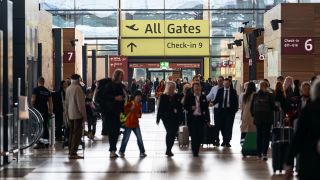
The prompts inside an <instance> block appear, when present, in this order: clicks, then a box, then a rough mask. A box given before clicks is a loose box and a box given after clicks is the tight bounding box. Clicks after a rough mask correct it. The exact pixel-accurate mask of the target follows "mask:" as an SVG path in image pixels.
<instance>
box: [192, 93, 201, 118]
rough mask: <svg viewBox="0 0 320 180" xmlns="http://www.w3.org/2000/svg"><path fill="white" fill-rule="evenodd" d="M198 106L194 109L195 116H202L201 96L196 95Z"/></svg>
mask: <svg viewBox="0 0 320 180" xmlns="http://www.w3.org/2000/svg"><path fill="white" fill-rule="evenodd" d="M195 101H196V108H195V110H194V111H193V115H194V116H201V108H200V96H195Z"/></svg>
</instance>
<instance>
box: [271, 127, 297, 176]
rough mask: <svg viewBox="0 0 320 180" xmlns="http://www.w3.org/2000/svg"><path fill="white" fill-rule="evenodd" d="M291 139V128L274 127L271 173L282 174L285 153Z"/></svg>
mask: <svg viewBox="0 0 320 180" xmlns="http://www.w3.org/2000/svg"><path fill="white" fill-rule="evenodd" d="M292 137H293V128H292V127H275V128H273V130H272V167H273V172H274V173H276V171H280V173H281V172H282V170H284V168H283V165H284V163H285V159H286V156H287V151H288V148H289V146H290V143H291V141H292Z"/></svg>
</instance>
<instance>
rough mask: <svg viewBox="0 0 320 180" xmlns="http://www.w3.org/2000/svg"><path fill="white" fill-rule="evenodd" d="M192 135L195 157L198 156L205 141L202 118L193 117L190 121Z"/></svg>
mask: <svg viewBox="0 0 320 180" xmlns="http://www.w3.org/2000/svg"><path fill="white" fill-rule="evenodd" d="M188 127H189V131H190V135H191V149H192V153H193V155H196V156H198V155H199V150H200V145H201V141H202V139H203V129H204V119H203V117H201V116H191V117H190V118H189V121H188Z"/></svg>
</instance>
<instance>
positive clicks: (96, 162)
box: [0, 114, 284, 180]
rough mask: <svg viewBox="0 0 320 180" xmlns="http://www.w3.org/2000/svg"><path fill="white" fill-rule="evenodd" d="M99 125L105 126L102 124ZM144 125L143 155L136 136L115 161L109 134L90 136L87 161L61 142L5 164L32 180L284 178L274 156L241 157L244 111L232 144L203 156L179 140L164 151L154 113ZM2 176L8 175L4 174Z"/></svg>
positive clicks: (146, 117) (205, 151)
mask: <svg viewBox="0 0 320 180" xmlns="http://www.w3.org/2000/svg"><path fill="white" fill-rule="evenodd" d="M99 125H100V128H101V124H99ZM141 129H142V135H143V139H144V143H145V148H146V153H147V154H148V157H146V158H144V159H140V158H139V151H138V147H137V144H136V138H135V136H134V135H133V134H132V135H133V136H132V137H131V140H130V142H129V144H128V147H127V152H126V157H125V158H119V159H116V160H111V159H109V157H108V156H109V153H108V151H107V149H108V143H107V138H103V137H101V136H98V137H97V140H96V141H94V142H90V141H88V140H86V146H87V147H86V150H85V159H84V160H69V159H68V158H67V150H66V149H65V150H62V148H61V144H57V145H56V148H55V149H54V150H38V151H34V150H29V151H27V152H25V154H24V155H23V156H22V158H21V159H20V161H19V162H13V163H11V164H10V165H9V166H7V167H6V168H21V169H26V170H28V171H27V173H26V174H27V175H25V176H24V178H20V179H31V180H37V179H39V180H51V179H54V180H62V179H76V180H81V179H89V180H98V179H108V180H118V179H119V180H120V179H121V180H126V179H130V180H132V179H133V180H135V179H136V180H141V179H143V180H144V179H146V180H164V179H166V180H167V179H168V180H170V179H172V180H177V179H181V180H194V179H199V180H200V179H201V180H202V179H208V180H220V179H221V180H236V179H237V180H238V179H241V180H251V179H252V180H253V179H284V176H283V175H273V170H272V165H271V159H269V160H268V162H263V161H259V160H257V159H256V158H254V157H251V158H247V159H242V155H241V153H240V150H241V147H240V145H239V138H240V132H239V114H238V115H237V118H236V120H235V124H234V136H233V140H232V142H231V145H232V148H231V149H224V148H222V147H219V148H213V147H209V148H207V147H206V146H204V148H203V149H202V151H201V155H200V157H199V158H193V157H192V155H191V151H190V150H189V149H188V148H187V149H180V148H179V147H178V145H177V143H176V145H175V146H174V150H173V153H174V154H175V156H174V157H172V158H167V157H166V156H165V155H164V151H165V141H164V140H165V131H164V128H163V126H162V125H160V126H157V125H156V123H155V114H145V115H143V118H142V119H141ZM119 145H120V143H118V146H119ZM80 152H81V151H80ZM81 153H82V152H81ZM79 154H80V153H79ZM27 168H28V169H27ZM30 171H31V172H30ZM23 172H25V171H23ZM11 177H12V176H11ZM0 178H1V179H2V178H4V176H3V173H1V176H0ZM6 179H17V178H9V177H7V178H6Z"/></svg>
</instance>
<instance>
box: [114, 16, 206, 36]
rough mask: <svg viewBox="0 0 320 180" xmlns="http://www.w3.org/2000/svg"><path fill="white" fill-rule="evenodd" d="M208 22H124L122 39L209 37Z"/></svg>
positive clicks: (122, 22) (121, 32) (121, 30)
mask: <svg viewBox="0 0 320 180" xmlns="http://www.w3.org/2000/svg"><path fill="white" fill-rule="evenodd" d="M209 30H210V28H209V21H207V20H122V21H121V28H120V34H121V37H208V36H209V34H210V32H209Z"/></svg>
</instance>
